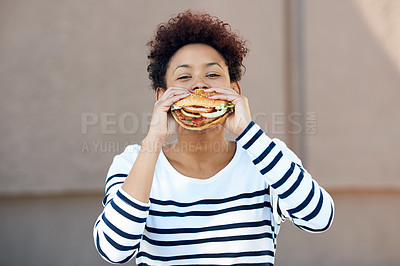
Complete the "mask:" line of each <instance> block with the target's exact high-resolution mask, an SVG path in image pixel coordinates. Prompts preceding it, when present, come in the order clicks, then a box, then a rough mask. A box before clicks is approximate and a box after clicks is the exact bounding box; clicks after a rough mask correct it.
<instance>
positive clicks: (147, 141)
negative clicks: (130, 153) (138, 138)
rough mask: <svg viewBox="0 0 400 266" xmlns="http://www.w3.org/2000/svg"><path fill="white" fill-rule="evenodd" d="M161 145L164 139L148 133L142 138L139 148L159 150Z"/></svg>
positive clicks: (152, 150) (150, 150)
mask: <svg viewBox="0 0 400 266" xmlns="http://www.w3.org/2000/svg"><path fill="white" fill-rule="evenodd" d="M163 145H164V141H162V140H160V139H159V138H157V137H153V136H149V135H148V136H146V137H145V138H144V139H143V140H142V145H141V149H142V150H144V151H147V152H160V151H161V149H162V146H163Z"/></svg>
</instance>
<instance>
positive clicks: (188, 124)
mask: <svg viewBox="0 0 400 266" xmlns="http://www.w3.org/2000/svg"><path fill="white" fill-rule="evenodd" d="M216 94H218V93H216V92H205V91H204V90H203V89H196V90H195V91H194V93H193V94H191V95H189V96H188V97H186V98H184V99H182V100H180V101H178V102H176V103H174V105H175V106H178V107H187V108H189V107H190V106H196V107H206V108H212V109H214V107H218V106H221V105H223V104H228V103H229V102H227V101H224V100H213V99H210V98H208V97H207V96H210V95H216ZM183 109H184V108H183ZM200 109H201V108H200ZM215 111H216V109H214V111H211V112H215ZM199 112H200V111H199ZM231 112H232V108H228V110H226V112H225V113H223V114H221V115H220V116H218V117H213V118H211V117H209V118H208V117H202V118H201V120H202V121H201V123H200V124H197V123H192V120H193V121H194V120H196V118H192V117H187V116H184V115H182V113H181V111H180V110H172V111H171V113H172V116H173V117H174V118H175V121H176V122H177V123H178V124H179V125H180V126H182V127H184V128H186V129H190V130H204V129H207V128H211V127H213V126H216V125H220V124H222V123H224V122H225V120H226V118H227V117H228V116H229V114H230V113H231ZM186 120H187V121H186Z"/></svg>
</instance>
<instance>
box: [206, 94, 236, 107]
mask: <svg viewBox="0 0 400 266" xmlns="http://www.w3.org/2000/svg"><path fill="white" fill-rule="evenodd" d="M207 97H208V98H210V99H212V100H225V101H228V102H232V103H233V104H235V105H236V103H237V102H239V101H240V98H241V96H240V95H239V94H222V93H221V94H215V95H210V96H207Z"/></svg>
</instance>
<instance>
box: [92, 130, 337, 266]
mask: <svg viewBox="0 0 400 266" xmlns="http://www.w3.org/2000/svg"><path fill="white" fill-rule="evenodd" d="M237 143H238V146H239V145H240V146H241V147H242V148H240V147H239V148H237V149H238V150H237V151H236V154H235V156H234V158H233V159H232V162H231V163H230V164H228V166H227V167H225V168H224V169H222V170H221V171H220V172H219V173H218V174H217V175H216V176H215V177H212V178H210V180H194V179H192V178H187V177H182V175H181V174H179V173H178V172H177V171H176V170H174V169H173V168H172V167H171V166H170V165H168V161H167V159H166V158H164V159H163V154H160V157H159V160H158V162H157V166H156V171H155V177H154V181H153V186H152V193H151V198H150V202H149V203H142V202H140V201H138V200H136V199H134V198H133V197H132V196H130V195H129V194H127V193H126V192H125V191H124V190H122V188H121V185H122V184H123V182H124V180H125V178H126V177H127V175H128V173H129V171H130V169H131V168H132V165H133V164H134V162H135V159H136V156H137V154H138V153H139V149H140V147H139V146H138V145H133V146H130V150H128V151H127V150H126V151H125V152H124V153H122V154H120V155H118V156H116V157H115V159H114V162H113V164H112V165H111V167H110V170H109V173H108V178H107V180H106V196H105V197H104V199H103V204H104V205H105V207H104V211H103V212H102V214H100V216H99V218H98V220H97V221H96V223H95V227H94V231H93V232H94V242H95V245H96V248H97V250H98V252H99V253H100V255H101V256H102V257H103V258H104V259H106V260H107V261H110V262H113V263H125V262H127V261H129V260H130V259H132V258H133V257H135V256H136V263H137V264H138V265H171V264H173V265H199V264H201V265H215V264H218V265H273V263H274V256H275V249H276V237H277V234H278V232H279V227H280V223H281V222H282V221H283V220H284V219H285V218H290V219H291V220H292V221H293V222H294V223H295V224H296V225H297V226H298V227H300V228H301V229H303V230H306V231H309V232H320V231H324V230H326V229H327V228H328V227H329V226H330V224H331V223H332V219H333V211H334V207H333V202H332V199H331V197H330V196H329V194H328V193H326V191H325V190H323V189H322V188H321V187H320V186H319V185H318V184H317V182H315V181H314V180H313V179H312V178H311V176H310V174H309V173H308V172H307V171H306V170H305V169H303V167H302V164H301V161H300V160H299V159H298V158H297V156H296V155H294V154H293V153H292V152H291V151H290V150H289V149H288V148H287V147H286V146H285V144H284V143H283V142H281V141H279V140H277V139H274V140H271V139H269V138H268V136H266V135H265V134H264V132H263V131H262V130H261V129H260V127H259V126H258V125H257V124H255V123H254V122H252V123H251V124H249V126H248V127H247V128H246V130H245V131H244V132H243V133H242V134H241V135H240V136H239V137H238V138H237ZM218 175H219V176H218Z"/></svg>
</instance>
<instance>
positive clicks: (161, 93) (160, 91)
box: [156, 87, 165, 101]
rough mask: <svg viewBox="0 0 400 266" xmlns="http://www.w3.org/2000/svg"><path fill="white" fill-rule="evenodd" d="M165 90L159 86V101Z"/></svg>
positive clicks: (157, 96)
mask: <svg viewBox="0 0 400 266" xmlns="http://www.w3.org/2000/svg"><path fill="white" fill-rule="evenodd" d="M164 92H165V89H163V88H161V87H158V88H157V90H156V100H157V101H158V99H160V98H161V96H163V94H164Z"/></svg>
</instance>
